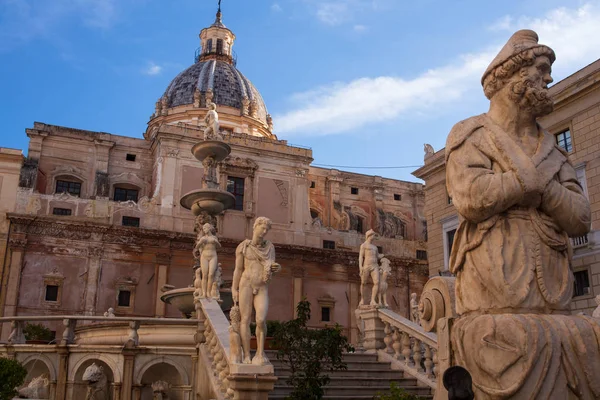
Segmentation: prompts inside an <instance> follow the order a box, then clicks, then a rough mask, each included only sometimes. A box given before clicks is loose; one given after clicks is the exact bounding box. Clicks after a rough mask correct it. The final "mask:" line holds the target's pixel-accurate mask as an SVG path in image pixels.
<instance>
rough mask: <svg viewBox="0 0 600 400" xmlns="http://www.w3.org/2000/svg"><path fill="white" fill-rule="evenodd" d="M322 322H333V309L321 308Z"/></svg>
mask: <svg viewBox="0 0 600 400" xmlns="http://www.w3.org/2000/svg"><path fill="white" fill-rule="evenodd" d="M321 321H323V322H329V321H331V308H329V307H321Z"/></svg>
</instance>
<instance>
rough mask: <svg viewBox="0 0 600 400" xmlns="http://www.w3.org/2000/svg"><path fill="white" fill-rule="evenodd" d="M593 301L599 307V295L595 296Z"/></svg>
mask: <svg viewBox="0 0 600 400" xmlns="http://www.w3.org/2000/svg"><path fill="white" fill-rule="evenodd" d="M595 300H596V304H597V305H599V306H600V294H599V295H597V296H596V298H595Z"/></svg>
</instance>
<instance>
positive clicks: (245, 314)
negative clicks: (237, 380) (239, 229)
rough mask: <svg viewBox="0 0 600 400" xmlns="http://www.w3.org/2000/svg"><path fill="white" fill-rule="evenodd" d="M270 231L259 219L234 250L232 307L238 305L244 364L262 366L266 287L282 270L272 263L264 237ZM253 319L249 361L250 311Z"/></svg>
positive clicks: (272, 255)
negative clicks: (253, 341)
mask: <svg viewBox="0 0 600 400" xmlns="http://www.w3.org/2000/svg"><path fill="white" fill-rule="evenodd" d="M269 229H271V220H270V219H268V218H266V217H258V218H257V219H256V221H255V222H254V229H253V232H252V239H246V240H244V241H243V242H242V243H240V244H239V246H238V247H237V249H236V250H235V270H234V272H233V285H232V288H231V293H232V297H233V302H234V304H238V303H239V307H240V314H241V320H242V321H241V324H240V336H241V339H242V349H243V353H244V359H243V360H244V361H243V362H244V364H250V363H252V364H254V365H265V364H268V363H269V360H268V359H267V357H266V356H265V353H264V349H265V336H266V333H267V311H268V308H269V286H268V283H269V282H270V280H271V276H272V275H273V273H276V272H279V271H280V270H281V265H279V264H277V263H276V262H275V247H274V246H273V244H272V243H271V242H269V241H268V240H265V239H264V237H265V235H266V234H267V232H268V231H269ZM253 307H254V311H255V315H256V342H257V349H256V354H255V355H254V358H252V360H251V359H250V322H251V319H252V308H253Z"/></svg>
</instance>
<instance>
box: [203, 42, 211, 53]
mask: <svg viewBox="0 0 600 400" xmlns="http://www.w3.org/2000/svg"><path fill="white" fill-rule="evenodd" d="M211 51H212V39H208V40H207V41H206V49H205V51H204V52H205V53H210V52H211Z"/></svg>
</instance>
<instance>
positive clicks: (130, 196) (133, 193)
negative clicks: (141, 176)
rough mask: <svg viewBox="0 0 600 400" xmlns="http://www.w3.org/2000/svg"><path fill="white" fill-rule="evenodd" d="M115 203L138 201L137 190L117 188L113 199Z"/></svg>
mask: <svg viewBox="0 0 600 400" xmlns="http://www.w3.org/2000/svg"><path fill="white" fill-rule="evenodd" d="M113 200H114V201H129V200H131V201H135V202H137V201H138V191H137V189H125V188H120V187H116V188H115V195H114V198H113Z"/></svg>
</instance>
